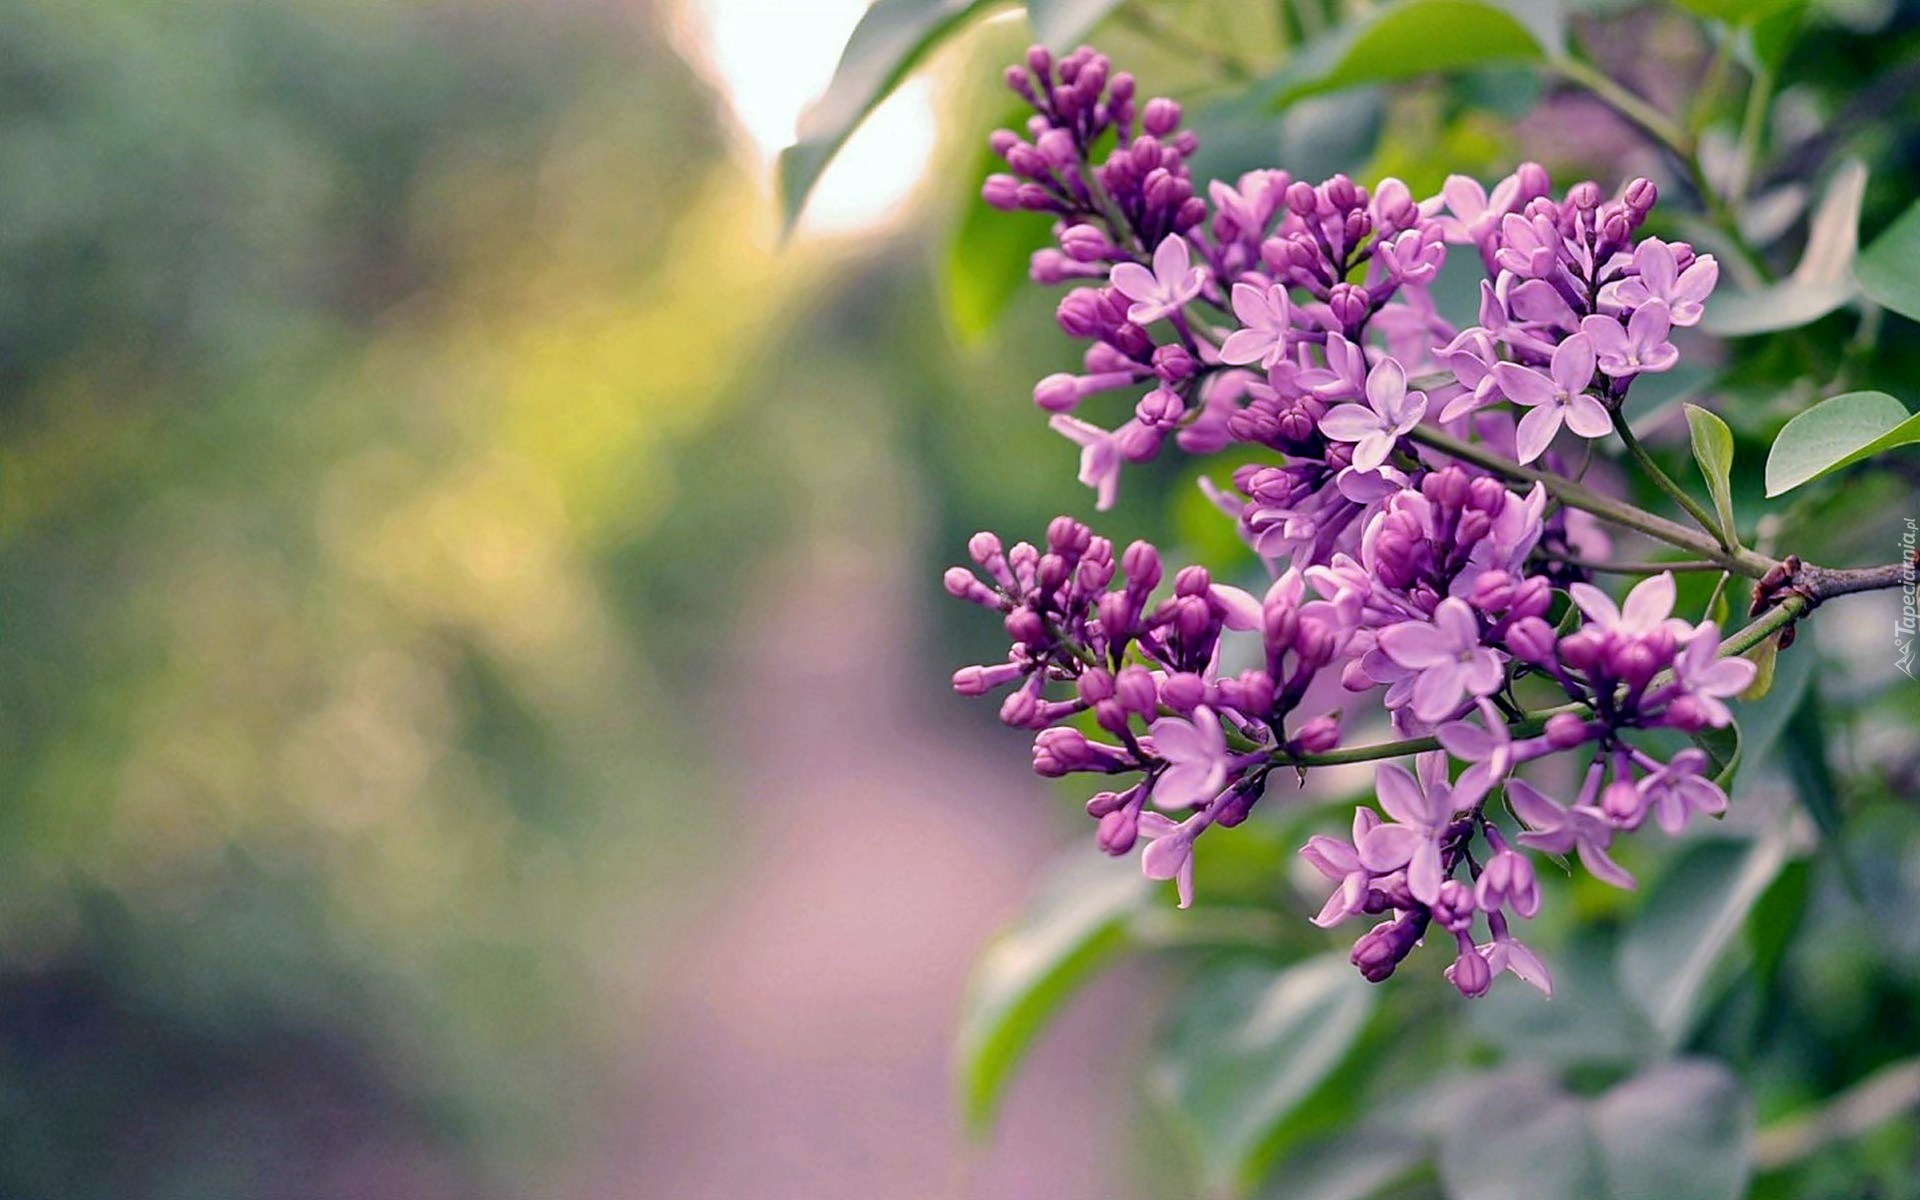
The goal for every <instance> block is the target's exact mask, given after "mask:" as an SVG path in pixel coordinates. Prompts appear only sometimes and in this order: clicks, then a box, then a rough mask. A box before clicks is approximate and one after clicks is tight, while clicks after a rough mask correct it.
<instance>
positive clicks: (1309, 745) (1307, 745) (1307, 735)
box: [1293, 713, 1340, 754]
mask: <svg viewBox="0 0 1920 1200" xmlns="http://www.w3.org/2000/svg"><path fill="white" fill-rule="evenodd" d="M1293 740H1294V742H1295V743H1296V744H1298V745H1299V747H1300V749H1301V750H1302V751H1304V752H1306V753H1308V754H1325V753H1326V752H1327V751H1329V750H1331V749H1333V748H1334V747H1335V746H1338V745H1339V744H1340V718H1338V717H1336V716H1334V715H1333V714H1332V713H1326V714H1323V715H1321V716H1318V717H1315V718H1313V720H1311V721H1308V722H1307V723H1306V724H1304V725H1302V726H1301V727H1300V732H1299V733H1297V734H1295V735H1294V739H1293Z"/></svg>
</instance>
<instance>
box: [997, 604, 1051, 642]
mask: <svg viewBox="0 0 1920 1200" xmlns="http://www.w3.org/2000/svg"><path fill="white" fill-rule="evenodd" d="M1006 630H1007V636H1008V637H1010V638H1012V639H1013V640H1014V641H1016V642H1019V643H1020V644H1022V645H1025V646H1041V645H1045V644H1046V642H1047V640H1048V639H1047V622H1046V618H1044V617H1042V616H1041V615H1040V614H1039V613H1037V612H1034V611H1033V610H1032V609H1030V608H1016V609H1014V610H1013V611H1012V612H1010V613H1008V614H1007V620H1006Z"/></svg>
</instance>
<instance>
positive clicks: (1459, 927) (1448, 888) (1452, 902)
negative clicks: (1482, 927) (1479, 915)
mask: <svg viewBox="0 0 1920 1200" xmlns="http://www.w3.org/2000/svg"><path fill="white" fill-rule="evenodd" d="M1478 911H1479V905H1478V903H1477V902H1476V901H1475V900H1474V898H1473V889H1472V888H1470V887H1468V886H1467V885H1466V884H1464V883H1461V882H1460V881H1459V880H1458V879H1447V880H1443V881H1442V882H1441V884H1440V898H1439V899H1438V900H1437V901H1435V902H1434V905H1433V919H1434V920H1435V921H1437V922H1439V925H1440V928H1442V929H1444V930H1446V931H1447V932H1449V933H1464V932H1466V931H1467V930H1469V929H1471V928H1472V927H1473V915H1474V914H1475V913H1476V912H1478Z"/></svg>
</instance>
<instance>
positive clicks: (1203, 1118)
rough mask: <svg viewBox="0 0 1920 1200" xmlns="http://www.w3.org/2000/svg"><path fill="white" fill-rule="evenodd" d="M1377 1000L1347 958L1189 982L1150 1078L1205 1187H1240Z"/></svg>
mask: <svg viewBox="0 0 1920 1200" xmlns="http://www.w3.org/2000/svg"><path fill="white" fill-rule="evenodd" d="M1374 997H1375V992H1374V990H1373V988H1371V987H1370V986H1369V985H1368V984H1367V982H1366V980H1364V979H1362V978H1361V977H1360V974H1359V972H1357V971H1355V970H1354V969H1353V967H1352V965H1351V964H1349V963H1348V962H1347V960H1346V956H1345V955H1326V956H1324V957H1321V958H1316V959H1310V960H1308V961H1307V962H1304V963H1301V964H1299V965H1298V966H1293V967H1289V968H1287V969H1285V970H1280V971H1276V970H1273V969H1272V968H1269V967H1262V966H1257V965H1253V964H1249V963H1236V964H1230V965H1228V966H1226V967H1223V968H1221V969H1217V970H1214V971H1210V972H1207V973H1205V974H1203V975H1201V976H1200V977H1199V978H1198V979H1197V980H1196V981H1195V983H1194V986H1193V989H1192V991H1191V992H1190V993H1189V995H1188V996H1187V998H1186V999H1185V1000H1184V1001H1183V1002H1182V1003H1181V1004H1180V1005H1179V1006H1178V1008H1177V1009H1176V1013H1177V1016H1176V1018H1175V1021H1174V1024H1173V1027H1172V1029H1171V1030H1170V1032H1169V1036H1168V1037H1167V1039H1166V1041H1165V1045H1164V1047H1163V1048H1162V1050H1161V1054H1160V1060H1159V1064H1158V1067H1157V1069H1156V1070H1155V1072H1154V1083H1155V1086H1156V1089H1157V1090H1158V1091H1159V1093H1160V1095H1161V1096H1162V1097H1163V1098H1164V1099H1165V1100H1166V1103H1167V1105H1168V1107H1169V1108H1170V1109H1171V1110H1172V1112H1173V1113H1174V1114H1175V1116H1176V1117H1177V1118H1179V1120H1180V1123H1181V1125H1182V1126H1183V1127H1184V1129H1185V1132H1186V1134H1187V1138H1188V1141H1189V1143H1190V1145H1191V1146H1192V1147H1193V1150H1194V1154H1195V1157H1196V1159H1197V1161H1198V1164H1199V1167H1200V1174H1201V1176H1202V1178H1203V1180H1204V1181H1205V1184H1206V1188H1207V1190H1210V1191H1215V1192H1225V1191H1239V1190H1242V1189H1244V1188H1245V1186H1246V1185H1247V1184H1248V1183H1249V1182H1250V1180H1251V1177H1252V1176H1253V1175H1254V1173H1255V1171H1256V1170H1257V1168H1258V1166H1259V1165H1260V1163H1261V1160H1262V1157H1263V1155H1264V1153H1265V1151H1266V1149H1267V1147H1268V1146H1269V1144H1270V1142H1271V1139H1272V1138H1273V1136H1274V1135H1275V1134H1276V1133H1277V1132H1279V1131H1280V1130H1281V1128H1282V1125H1283V1122H1285V1121H1286V1119H1287V1117H1288V1116H1289V1115H1290V1114H1291V1113H1293V1112H1294V1111H1295V1110H1296V1109H1298V1108H1299V1107H1300V1105H1301V1104H1302V1103H1303V1102H1305V1101H1306V1099H1307V1098H1308V1097H1309V1096H1310V1095H1312V1094H1313V1092H1314V1089H1315V1088H1317V1087H1319V1085H1320V1084H1321V1082H1322V1081H1323V1080H1325V1079H1326V1078H1327V1076H1328V1075H1330V1074H1332V1073H1333V1071H1334V1070H1335V1069H1336V1068H1338V1067H1339V1066H1340V1064H1341V1062H1342V1060H1344V1059H1345V1058H1346V1057H1347V1052H1348V1051H1349V1050H1351V1049H1352V1048H1353V1044H1354V1042H1355V1040H1356V1039H1357V1038H1358V1037H1359V1036H1360V1031H1361V1029H1362V1028H1363V1027H1364V1026H1365V1025H1366V1022H1367V1016H1368V1014H1369V1013H1371V1012H1372V1010H1373V1003H1374Z"/></svg>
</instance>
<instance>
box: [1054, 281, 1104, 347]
mask: <svg viewBox="0 0 1920 1200" xmlns="http://www.w3.org/2000/svg"><path fill="white" fill-rule="evenodd" d="M1053 317H1054V320H1056V321H1058V322H1059V323H1060V328H1061V330H1062V331H1063V332H1065V333H1066V334H1067V336H1069V337H1078V338H1090V337H1096V336H1098V335H1099V333H1100V330H1101V328H1102V327H1103V325H1104V322H1103V321H1101V319H1100V292H1099V289H1097V288H1075V289H1073V290H1072V291H1071V292H1068V293H1067V294H1066V295H1064V296H1062V297H1061V298H1060V304H1059V306H1058V307H1057V308H1055V309H1054V310H1053Z"/></svg>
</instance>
